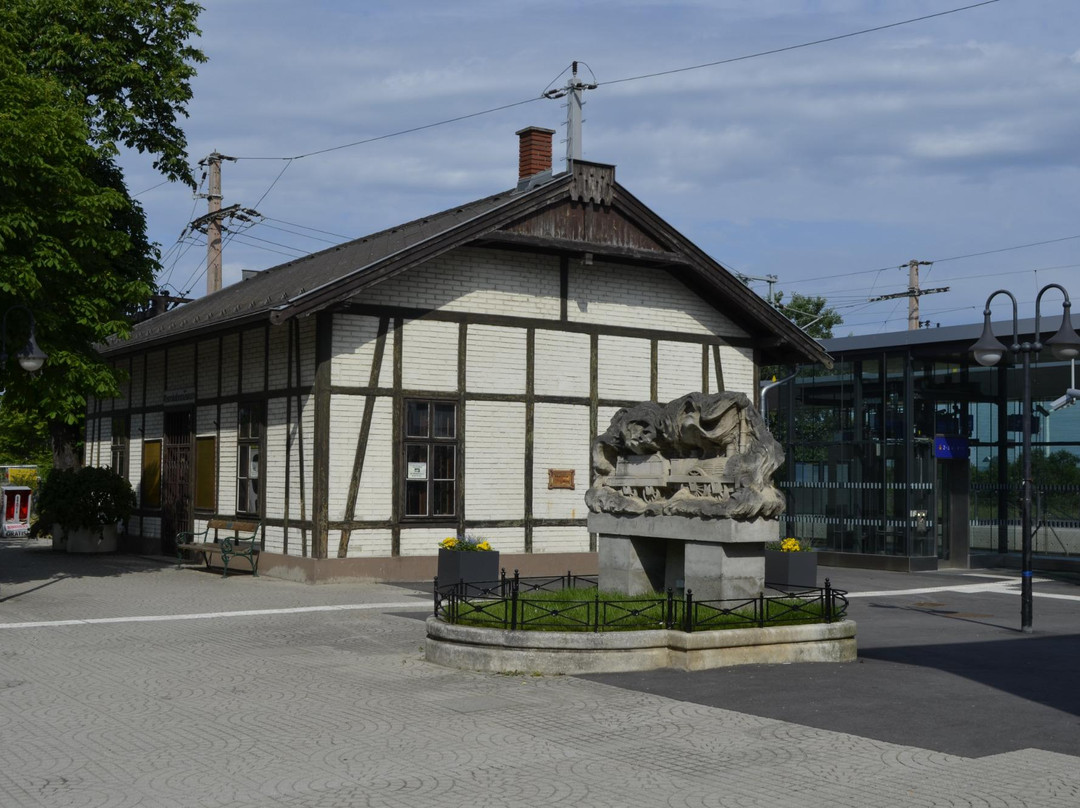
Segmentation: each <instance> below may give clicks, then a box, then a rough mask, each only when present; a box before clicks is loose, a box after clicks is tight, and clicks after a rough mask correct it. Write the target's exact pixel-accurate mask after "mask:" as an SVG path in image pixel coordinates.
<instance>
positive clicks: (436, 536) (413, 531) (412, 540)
mask: <svg viewBox="0 0 1080 808" xmlns="http://www.w3.org/2000/svg"><path fill="white" fill-rule="evenodd" d="M455 532H456V531H455V530H454V529H453V528H448V527H409V528H402V529H401V554H402V555H403V556H430V555H438V554H439V542H441V541H442V540H443V539H445V538H446V537H447V536H453V535H454V533H455ZM387 555H389V553H387Z"/></svg>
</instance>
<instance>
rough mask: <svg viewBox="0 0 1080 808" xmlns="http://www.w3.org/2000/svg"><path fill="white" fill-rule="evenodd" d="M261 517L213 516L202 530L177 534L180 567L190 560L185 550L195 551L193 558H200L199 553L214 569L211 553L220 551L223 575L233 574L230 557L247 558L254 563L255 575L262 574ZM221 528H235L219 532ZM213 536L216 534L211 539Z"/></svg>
mask: <svg viewBox="0 0 1080 808" xmlns="http://www.w3.org/2000/svg"><path fill="white" fill-rule="evenodd" d="M260 527H261V525H260V523H259V522H257V521H250V520H243V519H211V520H210V521H208V522H207V523H206V527H205V528H203V529H202V530H201V531H200V530H196V531H188V530H185V531H183V532H181V533H177V534H176V559H177V561H176V568H177V569H179V568H180V566H181V564H183V563H184V561H185V560H186V559H185V558H184V553H191V555H192V557H193V558H192V560H197V559H198V557H199V555H202V559H203V561H204V562H206V568H207V569H210V556H211V555H213V554H214V553H218V554H219V555H220V556H221V563H222V565H223V566H224V567H225V569H224V570H223V571H222V573H221V577H222V578H225V577H227V576H228V574H229V561H230V560H231V559H233V558H236V557H238V556H239V557H240V558H246V559H247V560H248V563H249V564H251V572H252V574H253V575H256V576H257V575H258V574H259V551H260V550H261V547H260V546H259V528H260ZM219 531H223V532H224V531H232V535H229V534H228V533H227V532H226V533H225V535H222V536H218V532H219ZM211 536H212V537H213V538H212V539H211Z"/></svg>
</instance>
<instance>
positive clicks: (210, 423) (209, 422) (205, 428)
mask: <svg viewBox="0 0 1080 808" xmlns="http://www.w3.org/2000/svg"><path fill="white" fill-rule="evenodd" d="M216 420H217V407H215V406H213V405H210V406H204V407H198V408H197V409H196V411H195V431H196V432H197V433H199V434H200V435H213V434H214V433H216V432H217V424H215V423H214V422H215V421H216ZM222 426H223V427H224V426H226V425H225V424H222Z"/></svg>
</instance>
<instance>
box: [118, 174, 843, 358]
mask: <svg viewBox="0 0 1080 808" xmlns="http://www.w3.org/2000/svg"><path fill="white" fill-rule="evenodd" d="M467 244H476V245H493V246H501V247H505V248H510V249H527V250H538V251H544V252H555V253H567V254H576V255H583V254H585V253H590V254H592V255H593V256H594V257H596V258H598V259H601V260H614V261H625V262H629V263H635V264H640V265H644V266H651V267H654V268H656V269H657V270H658V271H664V270H667V271H670V272H672V273H673V274H674V275H675V276H676V277H678V278H679V279H680V280H682V281H683V282H684V283H686V284H687V285H688V286H690V287H691V288H693V289H694V290H695V291H696V292H698V293H699V294H700V295H701V296H702V297H704V298H705V299H706V300H710V301H712V302H713V303H714V305H715V306H716V307H717V309H718V310H720V311H721V312H723V313H724V314H725V315H726V316H727V317H729V318H730V319H732V320H733V321H735V322H736V323H738V324H739V325H740V326H741V327H743V328H744V329H746V331H747V332H748V333H749V334H750V335H751V336H752V337H753V338H754V339H755V345H757V346H758V347H760V348H762V349H763V350H764V351H765V353H766V355H767V357H768V359H769V360H770V361H785V362H787V361H790V362H823V363H825V364H827V365H831V364H832V362H831V359H830V357H829V355H828V354H827V353H826V352H825V350H824V349H823V348H822V347H821V346H820V345H818V343H817V342H816V341H814V340H813V339H811V338H810V337H808V336H806V334H804V333H803V332H802V331H801V330H799V329H798V328H797V327H796V326H795V325H794V324H793V323H792V322H791V321H790V320H788V319H787V318H786V317H784V316H783V315H782V314H780V313H779V312H778V311H777V310H776V309H774V308H773V307H772V306H770V305H769V304H768V303H766V302H765V301H764V300H762V299H761V298H760V297H758V296H757V295H756V294H754V293H753V292H752V291H751V290H750V289H749V288H747V287H746V286H745V285H744V284H743V283H742V282H740V281H739V280H738V279H737V278H736V277H735V276H734V275H733V274H732V273H731V272H729V271H728V270H727V269H725V268H724V267H723V266H721V265H720V264H719V263H717V262H716V261H714V260H713V259H712V258H710V257H709V256H708V255H706V254H705V253H704V252H702V251H701V250H700V249H698V248H697V247H696V246H695V245H694V244H693V243H692V242H690V241H689V240H688V239H686V238H685V237H683V236H682V235H681V234H680V233H678V231H676V230H675V229H674V228H672V227H671V226H670V225H668V224H667V223H666V222H664V221H663V220H662V219H661V218H660V217H659V216H657V215H656V214H655V213H653V212H652V211H651V210H650V209H649V208H647V207H645V205H643V204H642V203H641V202H640V201H638V200H637V199H636V198H635V197H634V196H633V195H632V194H630V193H629V192H628V191H627V190H626V189H625V188H623V187H622V186H620V185H619V184H618V183H616V182H615V169H614V167H613V166H608V165H604V164H600V163H589V162H584V161H577V162H575V164H574V170H573V171H572V172H567V173H564V174H560V175H557V176H555V177H553V178H551V179H550V180H548V181H546V182H540V183H533V184H526V186H525V187H524V188H522V189H514V190H509V191H505V192H503V193H500V194H495V195H494V196H489V197H486V198H484V199H479V200H477V201H475V202H470V203H469V204H466V205H461V206H458V207H455V208H451V209H450V210H445V211H443V212H441V213H437V214H435V215H433V216H428V217H425V218H422V219H417V220H415V221H412V222H408V223H406V224H402V225H399V226H397V227H393V228H390V229H388V230H383V231H381V232H379V233H374V234H372V235H370V236H366V237H364V238H360V239H356V240H355V241H350V242H347V243H345V244H341V245H338V246H336V247H332V248H330V249H328V250H323V251H321V252H318V253H313V254H312V255H309V256H306V257H304V258H299V259H296V260H295V261H290V262H288V263H285V264H281V265H279V266H276V267H273V268H271V269H267V270H265V271H263V272H260V273H258V274H257V275H255V276H253V277H251V278H248V279H247V280H244V281H241V282H240V283H236V284H233V285H232V286H228V287H226V288H224V289H221V290H220V291H217V292H214V293H212V294H209V295H206V296H205V297H202V298H199V299H197V300H194V301H192V302H191V303H186V304H184V305H182V306H180V307H177V308H175V309H171V310H170V311H168V312H165V313H164V314H160V315H158V316H156V317H153V318H151V319H149V320H146V321H144V322H141V323H139V324H138V325H136V326H135V327H134V328H133V329H132V333H131V336H130V338H129V339H127V340H123V341H119V340H118V341H115V342H112V343H110V344H109V345H108V346H107V347H106V348H104V349H103V351H102V352H103V353H104V354H106V355H108V354H117V353H128V352H131V351H135V350H141V349H143V348H149V347H151V346H154V345H158V344H164V343H168V342H173V341H176V340H179V339H190V338H193V337H196V336H200V335H203V334H208V333H210V332H214V331H218V330H222V329H229V328H235V327H239V326H247V325H253V324H255V323H258V322H265V321H269V322H271V323H275V324H277V323H282V322H284V321H286V320H288V319H290V318H292V317H297V316H304V315H309V314H312V313H314V312H316V311H319V310H321V309H324V308H328V307H331V306H333V305H335V304H337V303H340V302H341V301H343V300H346V299H348V298H350V297H352V296H354V295H355V294H357V292H359V291H361V290H363V289H365V288H368V287H370V286H373V285H375V284H378V283H380V282H382V281H385V280H387V279H389V278H392V277H394V276H395V275H398V274H399V273H401V272H404V271H406V270H408V269H409V268H411V267H414V266H416V265H418V264H420V263H422V262H424V261H427V260H429V259H431V258H434V257H435V256H437V255H441V254H443V253H445V252H448V251H450V250H453V249H455V248H458V247H462V246H465V245H467Z"/></svg>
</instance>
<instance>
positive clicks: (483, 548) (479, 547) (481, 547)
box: [476, 539, 491, 550]
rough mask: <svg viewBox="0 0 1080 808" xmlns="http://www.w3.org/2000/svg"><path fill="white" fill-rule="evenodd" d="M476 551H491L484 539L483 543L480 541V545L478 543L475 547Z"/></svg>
mask: <svg viewBox="0 0 1080 808" xmlns="http://www.w3.org/2000/svg"><path fill="white" fill-rule="evenodd" d="M476 549H477V550H490V549H491V545H490V544H488V543H487V539H485V540H484V541H482V542H480V543H479V544H478V545H476Z"/></svg>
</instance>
